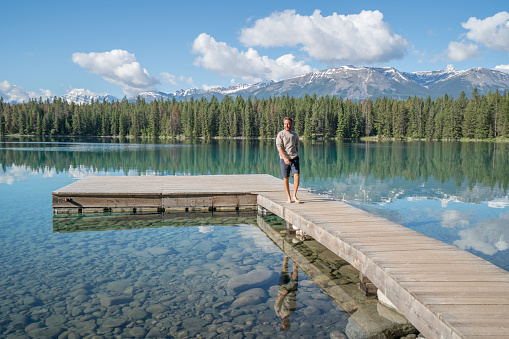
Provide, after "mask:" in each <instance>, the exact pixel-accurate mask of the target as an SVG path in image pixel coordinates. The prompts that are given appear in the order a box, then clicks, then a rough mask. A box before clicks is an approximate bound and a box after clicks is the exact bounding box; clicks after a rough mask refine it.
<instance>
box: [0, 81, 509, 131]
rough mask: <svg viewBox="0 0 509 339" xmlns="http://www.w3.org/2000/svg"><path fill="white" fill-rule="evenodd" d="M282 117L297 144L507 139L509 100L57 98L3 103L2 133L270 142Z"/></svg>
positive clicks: (502, 96) (0, 104) (492, 95)
mask: <svg viewBox="0 0 509 339" xmlns="http://www.w3.org/2000/svg"><path fill="white" fill-rule="evenodd" d="M285 116H290V117H292V118H293V119H294V122H295V124H294V130H295V131H296V132H297V133H298V134H299V136H300V137H302V138H309V139H313V138H325V139H329V138H341V139H359V138H362V137H374V136H378V137H379V138H382V139H384V138H413V139H430V140H431V139H448V140H457V139H478V140H486V139H509V96H508V93H507V91H505V92H504V93H503V94H501V93H499V92H498V91H496V92H495V93H491V92H488V93H487V94H482V95H481V94H479V93H478V91H477V89H474V91H473V92H472V93H471V96H470V97H467V96H466V95H465V93H464V92H462V93H461V94H460V95H459V96H458V97H457V98H453V97H451V96H448V95H447V94H445V95H444V96H443V97H439V98H437V99H435V100H432V99H431V98H430V97H428V98H425V99H424V98H420V97H408V98H407V99H406V100H400V99H393V98H388V97H383V98H376V99H374V100H372V99H365V100H363V101H352V100H349V99H345V100H344V99H342V98H341V97H339V98H338V97H330V96H323V97H317V96H316V95H313V96H309V95H306V96H305V97H299V98H294V97H289V96H283V97H276V96H274V97H271V98H268V99H259V98H256V97H255V98H251V97H248V98H242V97H240V96H238V97H235V98H233V97H228V96H227V97H224V98H223V99H222V100H220V101H219V100H218V99H217V98H216V97H212V98H211V99H209V100H208V99H205V98H201V99H199V100H198V99H193V98H191V99H189V100H184V101H177V100H175V99H173V100H164V101H162V100H161V101H152V102H146V101H145V100H144V99H140V97H138V99H137V100H136V101H135V102H129V101H128V100H127V99H126V98H124V99H123V100H121V101H116V102H113V103H110V102H106V101H104V102H97V101H96V102H91V103H89V104H83V105H78V104H75V103H68V102H67V101H65V100H63V99H61V98H54V99H53V100H52V101H50V100H46V101H42V100H40V99H39V100H31V101H29V102H28V103H23V104H9V103H4V102H2V101H1V99H0V135H7V134H9V135H15V134H19V135H54V136H62V135H74V136H133V137H138V136H146V137H205V138H210V137H220V138H236V137H244V138H272V137H275V136H276V134H277V133H278V131H280V130H281V129H282V122H283V118H284V117H285Z"/></svg>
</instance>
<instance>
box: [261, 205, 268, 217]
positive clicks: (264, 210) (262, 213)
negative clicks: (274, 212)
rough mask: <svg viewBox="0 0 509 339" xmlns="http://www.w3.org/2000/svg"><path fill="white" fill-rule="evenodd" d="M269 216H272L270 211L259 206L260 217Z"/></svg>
mask: <svg viewBox="0 0 509 339" xmlns="http://www.w3.org/2000/svg"><path fill="white" fill-rule="evenodd" d="M269 214H271V213H270V212H269V210H268V209H266V208H265V207H262V206H260V205H258V215H262V216H266V215H269Z"/></svg>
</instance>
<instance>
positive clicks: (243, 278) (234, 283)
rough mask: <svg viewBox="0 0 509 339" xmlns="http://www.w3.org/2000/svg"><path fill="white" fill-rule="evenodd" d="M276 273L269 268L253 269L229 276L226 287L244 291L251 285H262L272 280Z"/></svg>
mask: <svg viewBox="0 0 509 339" xmlns="http://www.w3.org/2000/svg"><path fill="white" fill-rule="evenodd" d="M276 276H277V273H276V272H274V271H269V270H254V271H251V272H249V273H246V274H242V275H239V276H236V277H233V278H231V279H230V280H229V281H228V284H227V287H228V288H230V289H232V290H234V291H235V292H241V291H245V290H247V289H250V288H253V287H259V286H263V285H265V284H268V283H269V282H271V281H272V280H274V279H275V278H276Z"/></svg>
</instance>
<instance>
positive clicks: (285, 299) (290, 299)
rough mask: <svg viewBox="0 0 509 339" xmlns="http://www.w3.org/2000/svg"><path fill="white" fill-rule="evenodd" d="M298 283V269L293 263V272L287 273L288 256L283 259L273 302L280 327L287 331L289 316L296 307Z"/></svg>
mask: <svg viewBox="0 0 509 339" xmlns="http://www.w3.org/2000/svg"><path fill="white" fill-rule="evenodd" d="M298 285H299V271H298V269H297V265H295V263H293V272H292V275H291V276H290V275H289V274H288V257H287V256H286V255H285V258H284V259H283V271H282V272H281V275H280V276H279V284H278V287H277V294H278V296H277V299H276V303H275V304H274V310H275V311H276V315H277V316H278V317H280V318H281V329H282V330H283V331H288V330H289V329H290V316H291V315H292V314H293V313H294V312H295V309H296V308H297V287H298Z"/></svg>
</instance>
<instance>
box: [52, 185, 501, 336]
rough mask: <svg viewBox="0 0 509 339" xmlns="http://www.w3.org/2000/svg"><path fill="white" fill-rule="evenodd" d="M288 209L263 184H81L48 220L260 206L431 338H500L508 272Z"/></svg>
mask: <svg viewBox="0 0 509 339" xmlns="http://www.w3.org/2000/svg"><path fill="white" fill-rule="evenodd" d="M299 198H300V199H301V200H302V201H303V203H302V204H295V203H293V204H287V203H286V195H285V193H284V191H283V185H282V180H280V179H277V178H274V177H272V176H270V175H231V176H230V175H211V176H171V177H170V176H164V177H163V176H152V177H151V176H147V177H87V178H85V179H82V180H79V181H77V182H75V183H73V184H70V185H68V186H65V187H63V188H61V189H59V190H57V191H54V192H53V209H54V211H55V213H62V212H63V213H70V212H77V211H80V212H83V213H86V212H102V211H113V212H115V211H124V212H125V211H133V210H135V211H141V212H142V211H154V210H155V211H164V212H165V213H172V211H179V212H181V211H183V210H185V211H201V210H204V211H207V210H232V209H234V210H240V209H249V208H256V207H257V206H258V207H261V208H264V209H266V210H268V211H270V212H272V213H274V214H276V215H278V216H280V217H281V218H283V219H285V220H287V221H288V222H290V223H291V224H293V225H295V226H297V227H298V228H300V229H302V230H303V231H304V232H306V233H307V234H309V235H311V236H312V237H313V238H314V239H316V240H317V241H319V242H320V243H322V244H323V245H324V246H326V247H327V248H328V249H330V250H331V251H332V252H334V253H335V254H337V255H339V256H340V257H342V258H343V259H345V260H346V261H348V262H349V263H350V264H352V265H353V266H354V267H355V268H357V269H358V270H359V271H360V272H361V273H362V274H363V275H365V276H366V277H368V278H369V279H370V280H371V282H373V283H374V284H375V285H376V287H377V288H378V289H379V290H380V291H381V292H382V293H384V294H385V296H386V297H387V298H388V299H389V300H390V301H391V302H392V303H393V304H394V305H395V306H396V307H397V308H398V309H399V310H400V311H401V313H403V315H404V316H405V317H406V318H407V319H408V320H409V321H410V322H411V323H412V324H413V325H414V326H415V327H416V328H417V329H418V330H419V331H420V332H421V333H422V334H423V335H424V336H425V337H426V338H428V339H430V338H484V339H491V338H498V339H502V338H509V272H507V271H505V270H503V269H500V268H498V267H496V266H495V265H492V264H491V263H489V262H487V261H485V260H483V259H481V258H478V257H476V256H474V255H472V254H470V253H468V252H465V251H463V250H460V249H458V248H456V247H454V246H451V245H447V244H445V243H443V242H440V241H438V240H435V239H431V238H429V237H426V236H424V235H422V234H420V233H417V232H415V231H412V230H410V229H408V228H406V227H403V226H401V225H398V224H395V223H393V222H390V221H388V220H386V219H383V218H380V217H376V216H374V215H371V214H369V213H367V212H364V211H362V210H359V209H357V208H355V207H352V206H350V205H348V204H346V203H343V202H340V201H333V200H330V199H326V198H323V197H320V196H318V195H315V194H311V193H309V192H307V191H306V190H299Z"/></svg>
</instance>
